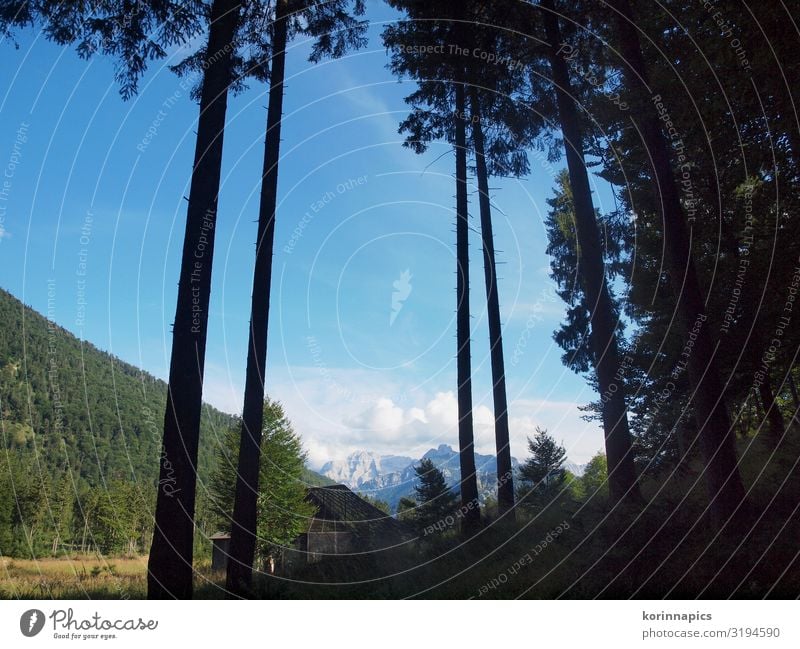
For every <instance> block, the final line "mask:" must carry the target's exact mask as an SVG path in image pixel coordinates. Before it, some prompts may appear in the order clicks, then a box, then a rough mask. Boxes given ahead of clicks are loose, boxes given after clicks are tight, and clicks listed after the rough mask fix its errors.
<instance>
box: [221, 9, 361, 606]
mask: <svg viewBox="0 0 800 649" xmlns="http://www.w3.org/2000/svg"><path fill="white" fill-rule="evenodd" d="M349 4H350V0H335V1H330V2H312V3H306V2H291V1H290V0H277V2H276V4H275V7H274V20H273V21H272V24H271V30H270V33H262V32H259V33H257V34H256V36H257V37H260V38H261V40H259V41H258V42H257V43H256V44H255V45H256V49H257V51H259V52H261V56H260V57H257V58H256V60H255V62H253V63H252V64H251V65H249V66H248V69H250V70H253V71H255V76H257V77H258V78H262V79H263V78H264V74H263V73H264V72H266V69H267V65H266V61H267V60H269V61H270V63H269V70H268V74H267V75H266V77H267V79H268V81H269V84H270V86H269V104H268V108H267V128H266V139H265V145H264V165H263V170H262V183H261V200H260V204H259V216H258V238H257V241H256V262H255V268H254V271H253V292H252V296H251V306H250V328H249V341H248V345H247V368H246V370H245V389H244V407H243V410H242V429H241V441H240V445H239V462H238V472H237V476H238V478H237V481H236V498H235V500H234V506H233V522H232V527H231V542H230V549H229V552H230V561H229V562H228V571H227V587H228V589H229V591H231V592H232V593H234V594H236V595H243V594H245V593H246V592H247V591H248V589H249V587H250V584H251V581H252V565H253V557H254V552H255V547H256V529H257V500H258V489H259V485H258V475H259V460H260V448H261V444H260V439H261V428H262V423H263V421H262V412H263V408H262V403H263V400H264V377H265V374H266V367H265V365H266V357H267V333H268V331H267V330H268V323H269V306H270V294H271V279H272V255H273V247H274V239H275V217H276V213H275V212H276V206H277V197H278V161H279V157H280V136H281V118H282V112H283V94H284V70H285V62H286V44H287V41H288V40H289V39H290V38H291V36H292V35H293V34H295V33H297V32H300V31H304V32H306V33H309V34H311V35H312V36H315V37H316V42H315V45H314V49H313V50H312V54H311V60H312V61H318V60H320V59H321V58H322V57H323V56H326V55H327V56H341V55H342V54H343V53H345V52H346V51H347V49H348V48H349V47H360V46H362V45H364V43H365V41H364V39H363V33H364V30H365V29H366V24H365V23H363V22H361V21H358V20H356V19H355V18H354V15H356V16H357V15H360V14H363V12H364V7H363V4H362V3H361V1H360V0H356V1H355V2H353V8H352V14H353V15H351V14H350V13H348V11H347V9H348V5H349ZM267 11H268V8H267V7H265V8H264V12H265V14H266V12H267ZM269 37H271V42H270V41H269V40H264V39H265V38H267V39H269ZM270 52H271V54H272V56H271V57H269V53H270ZM265 80H266V79H265ZM266 486H267V485H262V487H266Z"/></svg>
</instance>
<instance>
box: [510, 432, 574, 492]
mask: <svg viewBox="0 0 800 649" xmlns="http://www.w3.org/2000/svg"><path fill="white" fill-rule="evenodd" d="M528 451H529V452H530V454H531V456H530V457H529V458H528V459H527V460H526V461H525V463H524V464H523V465H522V466H520V467H519V481H520V482H521V485H520V487H519V491H520V500H524V501H526V502H530V501H531V500H532V496H537V497H546V496H548V495H552V494H556V493H558V491H559V490H560V489H561V487H562V486H563V484H564V470H563V468H562V465H563V464H564V461H565V460H566V458H567V452H566V450H565V449H564V447H563V446H560V445H559V444H558V443H557V442H556V440H555V439H554V438H553V437H552V436H551V435H549V434H548V433H547V431H546V430H544V429H542V428H539V427H538V426H537V427H536V435H534V437H533V439H531V438H530V437H529V438H528Z"/></svg>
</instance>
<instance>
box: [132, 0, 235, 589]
mask: <svg viewBox="0 0 800 649" xmlns="http://www.w3.org/2000/svg"><path fill="white" fill-rule="evenodd" d="M239 12H240V4H239V3H238V2H236V0H214V3H213V5H212V6H211V22H210V24H209V33H208V50H207V52H206V59H205V61H206V67H205V74H204V77H203V89H202V94H201V98H200V117H199V121H198V126H197V140H196V143H195V157H194V166H193V169H192V182H191V189H190V191H189V206H188V210H187V216H186V231H185V234H184V240H183V256H182V259H181V273H180V279H179V282H178V303H177V308H176V312H175V323H174V325H173V330H172V356H171V358H170V370H169V387H168V390H167V407H166V413H165V415H164V442H163V447H162V452H161V459H160V471H159V482H158V495H157V500H156V511H155V530H154V533H153V543H152V547H151V549H150V558H149V560H148V566H147V567H148V575H147V596H148V597H149V598H150V599H162V598H169V597H174V598H179V599H185V598H189V597H191V595H192V540H193V532H194V505H195V487H196V478H197V449H198V444H199V438H200V410H201V407H202V395H203V369H204V365H205V351H206V334H207V329H208V305H209V295H210V292H211V264H212V259H213V254H214V233H215V228H216V220H217V198H218V193H219V183H220V170H221V165H222V140H223V133H224V129H225V112H226V109H227V97H228V86H229V85H230V82H231V55H232V50H233V40H234V36H235V33H236V28H237V25H238V22H239Z"/></svg>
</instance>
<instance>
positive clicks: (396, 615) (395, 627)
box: [0, 600, 800, 649]
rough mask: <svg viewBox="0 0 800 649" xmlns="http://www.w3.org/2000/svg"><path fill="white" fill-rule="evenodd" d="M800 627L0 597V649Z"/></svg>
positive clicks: (727, 609) (517, 605)
mask: <svg viewBox="0 0 800 649" xmlns="http://www.w3.org/2000/svg"><path fill="white" fill-rule="evenodd" d="M799 632H800V603H798V602H797V601H770V602H764V601H742V600H739V601H727V602H717V601H660V600H659V601H607V600H605V601H555V602H554V601H481V602H477V601H406V602H384V601H225V600H222V601H221V600H216V601H213V600H209V601H192V602H150V601H126V602H121V601H55V602H50V601H10V602H0V637H1V638H2V646H3V647H33V646H40V647H45V646H51V645H55V646H61V647H65V646H75V645H80V646H96V643H100V644H102V645H105V646H113V647H119V648H120V649H122V648H123V647H136V648H137V649H141V648H142V647H187V648H190V647H198V648H202V649H205V648H207V647H215V648H216V647H218V648H219V649H227V648H232V649H234V648H236V647H242V646H245V643H247V646H253V647H286V646H298V647H320V648H324V649H357V648H362V647H366V648H370V647H375V648H376V649H394V648H397V649H408V648H409V647H410V646H413V645H415V644H419V645H420V646H427V647H430V646H436V645H435V643H436V642H442V643H446V646H459V645H460V646H464V647H470V648H474V647H492V646H498V645H500V646H502V645H505V646H507V647H508V649H519V648H520V647H533V648H537V647H539V648H542V649H544V648H545V647H553V646H559V647H579V646H587V647H588V646H599V647H606V646H612V647H616V648H617V649H627V648H628V647H633V646H640V645H641V646H648V645H651V644H652V645H653V646H672V645H678V644H682V645H685V646H687V647H692V646H697V647H737V646H741V647H776V648H777V647H799V646H800V633H799ZM287 643H291V644H290V645H287ZM457 643H458V644H457ZM461 643H463V644H461Z"/></svg>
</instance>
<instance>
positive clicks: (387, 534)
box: [296, 484, 414, 563]
mask: <svg viewBox="0 0 800 649" xmlns="http://www.w3.org/2000/svg"><path fill="white" fill-rule="evenodd" d="M306 498H307V499H308V501H309V502H311V503H312V504H314V505H315V506H316V507H317V513H316V514H315V515H314V516H313V517H312V518H311V520H310V521H309V526H308V532H306V533H305V534H302V535H301V536H300V537H299V538H298V541H297V545H296V547H297V550H298V554H299V555H300V556H299V557H298V558H299V559H300V560H302V561H304V562H306V563H316V562H318V561H321V560H322V559H324V558H325V557H326V556H333V555H348V554H349V555H354V554H361V553H373V552H377V551H381V550H387V549H389V548H392V547H396V546H399V545H401V544H403V543H405V542H407V541H409V540H411V539H413V538H414V534H413V533H412V532H411V530H410V529H409V528H408V527H407V526H406V525H405V524H404V523H401V522H400V521H398V520H397V519H395V518H392V516H390V515H389V514H387V513H385V512H382V511H381V510H380V509H378V508H377V507H375V506H374V505H372V504H370V503H368V502H367V501H366V500H364V499H363V498H361V497H360V496H359V495H358V494H356V493H354V492H353V491H351V490H350V489H348V488H347V487H346V486H345V485H341V484H337V485H332V486H328V487H311V488H310V489H309V490H308V494H307V496H306Z"/></svg>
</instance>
